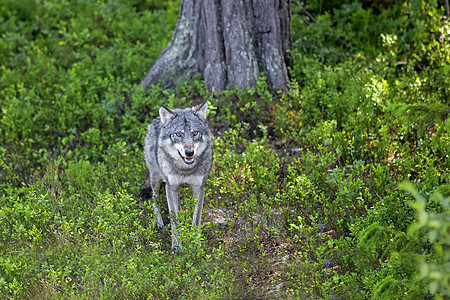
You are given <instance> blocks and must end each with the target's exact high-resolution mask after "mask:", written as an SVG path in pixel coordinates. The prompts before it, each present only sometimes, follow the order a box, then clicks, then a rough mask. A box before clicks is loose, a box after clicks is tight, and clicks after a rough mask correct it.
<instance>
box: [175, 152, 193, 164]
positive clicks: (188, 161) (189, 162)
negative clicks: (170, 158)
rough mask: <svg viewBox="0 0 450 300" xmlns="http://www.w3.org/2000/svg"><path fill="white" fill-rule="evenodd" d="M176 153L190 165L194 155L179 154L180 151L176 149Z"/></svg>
mask: <svg viewBox="0 0 450 300" xmlns="http://www.w3.org/2000/svg"><path fill="white" fill-rule="evenodd" d="M178 154H179V155H180V156H181V158H182V159H183V161H184V163H186V164H188V165H190V164H193V163H194V157H193V156H183V155H181V153H180V151H178Z"/></svg>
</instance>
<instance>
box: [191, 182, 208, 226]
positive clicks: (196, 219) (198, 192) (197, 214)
mask: <svg viewBox="0 0 450 300" xmlns="http://www.w3.org/2000/svg"><path fill="white" fill-rule="evenodd" d="M192 194H193V195H194V197H195V198H197V204H196V205H195V211H194V215H193V217H192V225H195V226H197V227H200V225H202V210H203V200H204V198H205V187H204V186H203V185H202V186H199V187H193V188H192Z"/></svg>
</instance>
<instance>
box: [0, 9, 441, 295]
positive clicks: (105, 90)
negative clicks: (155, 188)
mask: <svg viewBox="0 0 450 300" xmlns="http://www.w3.org/2000/svg"><path fill="white" fill-rule="evenodd" d="M344 2H345V1H342V2H339V1H337V2H336V3H335V4H334V5H333V6H332V7H331V6H330V7H327V6H321V5H320V3H319V2H317V3H316V2H311V3H310V4H308V5H307V6H302V5H300V4H299V3H297V2H295V1H294V2H293V4H292V6H293V7H292V11H293V19H292V24H291V27H292V36H293V42H294V45H295V47H294V49H293V52H292V54H291V57H292V62H291V66H290V73H291V79H292V86H291V88H290V91H289V93H288V94H280V95H273V94H272V92H271V91H270V89H269V88H268V87H267V84H266V83H265V80H264V78H263V77H262V78H261V79H260V81H259V82H258V86H257V88H255V89H248V90H232V91H225V92H223V93H221V94H216V95H214V96H211V95H210V93H208V92H207V91H206V89H205V87H204V84H203V82H202V81H201V80H194V81H190V82H186V83H184V84H182V85H180V87H179V88H178V89H177V90H162V89H161V88H160V87H159V86H155V87H153V88H152V89H151V90H149V91H148V92H147V93H146V92H143V91H142V90H139V89H138V88H137V87H136V84H137V83H138V82H139V80H140V79H142V78H143V76H144V74H145V72H146V70H147V69H148V68H149V67H150V65H151V63H152V62H153V61H154V60H155V59H156V58H157V56H158V55H159V53H160V52H161V51H162V49H163V48H164V46H165V45H166V44H167V43H168V42H169V40H170V37H171V33H172V30H173V28H174V26H175V23H176V20H177V9H178V3H176V2H173V1H165V2H162V3H159V2H158V3H156V2H155V1H138V0H134V1H115V2H114V3H109V2H104V1H78V2H71V1H64V0H55V1H49V2H45V3H43V2H36V1H31V0H30V1H20V2H17V1H3V2H2V3H1V4H0V18H1V20H2V21H1V22H0V35H1V39H0V62H1V64H0V65H1V72H0V226H1V228H2V234H1V235H0V295H1V296H2V297H3V298H9V299H23V298H27V299H28V298H30V299H61V298H67V299H92V298H97V299H99V298H101V299H116V298H120V299H146V298H148V299H166V298H185V299H249V298H251V299H259V298H261V299H272V298H283V297H284V298H298V299H336V298H338V299H384V298H385V299H389V298H390V297H391V298H392V297H395V298H399V297H406V298H410V299H431V298H435V299H444V298H445V297H448V296H449V294H448V290H449V284H448V282H449V281H448V274H449V273H450V271H449V260H450V257H449V254H448V253H449V251H448V247H449V241H450V238H449V235H448V225H449V222H450V221H449V213H448V212H449V209H448V203H449V201H448V199H449V198H448V197H449V195H450V189H449V170H450V161H449V158H448V153H450V149H449V148H450V146H449V145H450V143H449V132H450V121H449V119H448V113H449V109H448V107H449V102H448V100H447V99H449V98H450V95H449V91H448V88H447V87H448V86H449V85H450V81H449V78H450V76H448V75H449V72H450V69H449V68H448V65H449V62H450V57H449V47H450V44H449V43H448V41H449V40H450V39H449V38H448V37H449V36H448V35H449V31H448V28H449V24H448V19H447V18H445V17H444V11H443V10H442V8H441V7H439V6H438V5H437V4H436V3H433V2H424V3H423V5H416V4H417V3H416V2H415V1H412V2H411V3H409V2H408V3H406V2H405V3H393V4H390V6H389V7H388V8H384V6H382V5H381V4H380V5H378V4H374V3H364V2H361V3H355V4H345V3H344ZM425 12H426V13H425ZM312 16H313V18H311V17H312ZM388 23H389V24H390V27H389V28H387V27H385V25H383V24H388ZM364 24H373V26H371V27H370V29H367V30H363V28H364V26H363V25H364ZM362 41H364V42H362ZM405 57H406V64H403V63H399V62H400V61H404V60H405ZM203 99H205V100H208V101H209V107H210V111H209V115H208V118H209V120H210V125H211V129H212V132H213V134H214V137H215V149H214V151H215V154H214V165H213V168H212V170H211V173H210V177H209V179H208V181H207V186H206V203H205V208H204V212H203V225H202V227H201V228H200V229H196V228H193V227H192V226H191V225H190V224H191V222H192V221H191V220H190V218H191V216H192V213H193V209H194V204H193V199H192V197H191V194H190V192H189V191H188V190H183V191H182V205H181V206H182V208H183V210H182V212H180V217H179V218H180V226H179V231H180V236H181V237H182V240H183V246H184V251H183V253H182V254H175V253H172V252H171V251H170V234H169V228H165V229H163V230H159V229H157V227H156V224H155V221H154V218H153V215H152V208H151V207H152V203H151V200H149V199H142V198H140V197H139V194H138V193H139V188H140V185H141V183H142V182H143V181H144V179H145V176H146V167H145V164H144V159H143V141H144V136H145V134H146V130H147V125H148V124H149V123H150V122H151V119H152V118H153V117H155V116H156V115H157V111H158V108H159V106H160V105H162V104H164V105H166V106H169V107H176V106H188V105H192V104H194V103H198V102H200V101H201V100H203ZM402 182H409V183H402ZM162 207H164V205H162ZM166 223H167V222H166Z"/></svg>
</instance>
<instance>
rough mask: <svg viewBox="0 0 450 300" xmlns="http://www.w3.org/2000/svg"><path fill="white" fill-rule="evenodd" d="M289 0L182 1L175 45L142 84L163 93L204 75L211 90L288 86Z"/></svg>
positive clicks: (174, 36)
mask: <svg viewBox="0 0 450 300" xmlns="http://www.w3.org/2000/svg"><path fill="white" fill-rule="evenodd" d="M290 20H291V11H290V0H182V1H181V6H180V15H179V18H178V22H177V25H176V27H175V30H174V33H173V36H172V40H171V42H170V43H169V45H168V46H167V47H166V48H165V49H164V50H163V52H162V53H161V55H160V56H159V57H158V59H157V60H156V61H155V63H154V64H153V66H152V67H151V68H150V69H149V71H148V72H147V74H146V76H145V78H144V79H143V80H142V82H141V83H140V87H142V88H144V89H149V88H150V87H151V86H152V85H154V84H157V83H158V82H161V84H162V87H163V88H170V87H174V86H176V85H177V83H178V82H179V81H180V80H189V79H193V78H194V77H195V75H197V74H201V75H202V77H203V79H204V81H205V84H206V87H207V88H208V90H210V91H223V90H224V89H226V88H227V87H229V88H234V87H238V88H246V87H256V82H257V80H258V78H259V76H260V74H261V73H262V74H264V75H265V76H266V78H267V81H268V84H269V86H270V87H271V88H273V89H274V90H276V91H278V90H283V91H285V90H286V89H287V87H288V85H289V77H288V72H287V67H286V64H287V61H288V53H289V50H290V49H291V47H292V41H291V32H290Z"/></svg>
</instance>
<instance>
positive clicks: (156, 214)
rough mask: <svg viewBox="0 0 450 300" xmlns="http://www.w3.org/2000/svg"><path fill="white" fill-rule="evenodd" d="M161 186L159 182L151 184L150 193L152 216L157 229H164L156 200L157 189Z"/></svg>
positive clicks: (157, 197)
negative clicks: (151, 194)
mask: <svg viewBox="0 0 450 300" xmlns="http://www.w3.org/2000/svg"><path fill="white" fill-rule="evenodd" d="M160 186H161V182H155V183H153V184H152V191H153V215H154V217H155V220H156V225H158V227H159V228H163V227H164V221H163V218H162V216H161V211H160V209H159V207H158V199H159V188H160Z"/></svg>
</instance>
